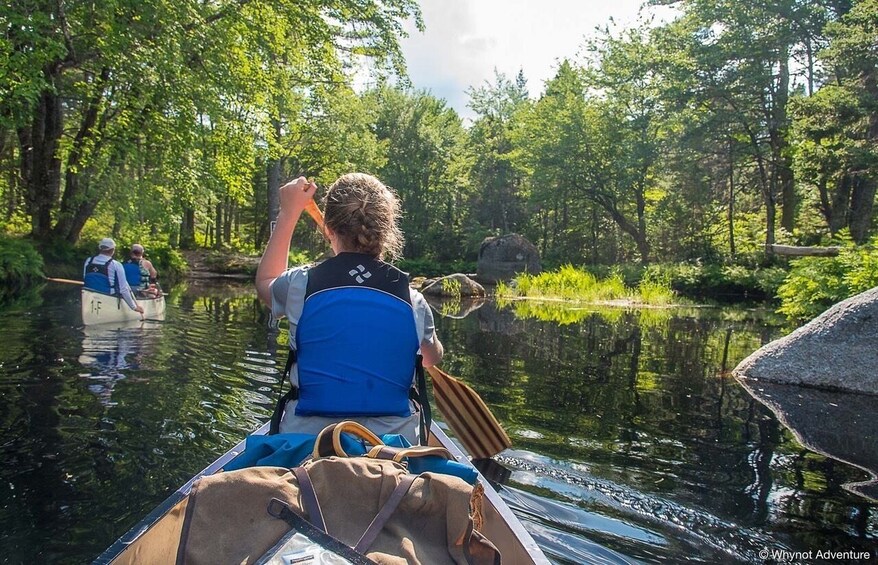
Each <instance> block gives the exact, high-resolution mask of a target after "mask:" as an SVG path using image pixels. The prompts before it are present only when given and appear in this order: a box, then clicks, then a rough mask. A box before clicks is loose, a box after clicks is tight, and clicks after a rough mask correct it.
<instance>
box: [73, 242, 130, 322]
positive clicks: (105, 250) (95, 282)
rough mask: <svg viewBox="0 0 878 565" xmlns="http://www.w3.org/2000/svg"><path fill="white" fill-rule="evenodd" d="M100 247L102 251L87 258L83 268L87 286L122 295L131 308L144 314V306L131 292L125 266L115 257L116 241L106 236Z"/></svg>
mask: <svg viewBox="0 0 878 565" xmlns="http://www.w3.org/2000/svg"><path fill="white" fill-rule="evenodd" d="M98 249H99V250H100V253H98V254H97V255H95V256H94V257H90V258H88V259H86V261H85V265H84V266H83V268H82V280H83V282H84V285H85V288H87V289H89V290H93V291H96V292H100V293H103V294H109V295H112V296H121V297H122V299H124V300H125V303H126V304H127V305H128V307H129V308H131V309H132V310H134V311H135V312H137V313H138V314H143V307H142V306H140V305H139V304H137V301H136V300H134V296H132V294H131V287H130V286H128V280H127V279H126V278H125V268H124V267H122V264H121V263H120V262H118V261H115V260H114V259H113V254H114V253H115V252H116V242H115V241H113V240H112V239H110V238H109V237H105V238H104V239H102V240H101V242H100V243H99V244H98Z"/></svg>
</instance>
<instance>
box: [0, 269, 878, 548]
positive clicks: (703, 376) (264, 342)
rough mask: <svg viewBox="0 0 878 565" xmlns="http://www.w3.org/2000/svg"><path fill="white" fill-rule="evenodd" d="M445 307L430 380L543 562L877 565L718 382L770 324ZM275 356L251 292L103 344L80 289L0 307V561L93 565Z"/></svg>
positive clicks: (206, 453)
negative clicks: (481, 452) (470, 398)
mask: <svg viewBox="0 0 878 565" xmlns="http://www.w3.org/2000/svg"><path fill="white" fill-rule="evenodd" d="M436 308H437V323H438V328H439V332H440V336H441V338H442V340H443V342H444V343H445V345H446V349H447V350H448V354H447V356H446V360H445V362H444V363H443V367H444V368H445V370H446V371H447V372H449V373H451V374H454V375H457V376H459V377H461V378H463V379H464V380H466V381H467V382H469V383H470V384H471V385H472V386H473V387H474V388H475V389H476V390H477V391H479V393H480V394H481V395H482V396H483V398H484V399H485V400H486V402H487V403H488V404H489V406H490V407H491V409H492V410H493V411H494V412H495V414H496V415H497V417H498V418H499V419H500V421H501V423H502V424H503V425H504V427H505V428H506V429H507V431H508V432H509V434H510V436H511V437H512V440H513V443H514V446H515V447H514V448H513V449H510V450H507V451H506V452H504V453H503V454H501V455H500V456H498V457H497V460H498V461H499V462H500V463H502V464H503V465H504V466H505V467H506V468H507V469H508V471H509V476H508V478H507V479H506V481H505V485H504V486H503V487H502V490H501V494H502V496H503V497H504V498H505V499H506V501H507V502H508V503H509V504H510V506H511V507H512V508H513V510H514V511H515V512H516V514H517V515H518V516H519V517H520V518H521V520H522V521H523V523H524V524H525V527H526V528H527V529H528V530H529V531H530V532H531V533H532V534H533V536H534V538H535V539H536V540H537V542H538V543H539V544H540V545H541V547H542V548H543V549H544V550H545V552H546V554H547V555H548V556H549V557H550V559H552V560H553V561H555V562H558V563H592V562H606V563H625V562H632V563H637V562H668V561H687V562H696V563H697V562H705V563H714V562H762V561H764V559H763V556H765V555H766V552H778V551H797V552H808V551H810V552H812V554H813V555H816V554H817V552H818V551H824V552H826V551H836V552H839V551H851V552H858V551H859V552H862V551H868V552H871V556H872V560H874V559H875V557H874V556H875V552H876V547H878V504H875V503H870V502H869V501H868V500H866V499H864V498H861V497H859V496H857V495H855V494H851V493H849V492H848V491H846V490H845V489H844V487H843V485H844V484H846V483H850V482H855V481H862V480H865V479H866V478H867V474H866V473H865V472H863V471H862V470H860V469H857V468H855V467H852V466H849V465H847V464H844V463H841V462H838V461H835V460H833V459H830V458H828V457H825V456H823V455H820V454H817V453H814V452H812V451H809V450H808V449H806V448H805V447H803V446H802V445H801V444H799V443H798V442H797V441H796V439H795V438H794V436H793V434H792V433H790V432H789V431H788V430H786V429H785V428H784V427H783V426H782V425H781V424H780V423H779V422H778V421H777V419H776V418H775V416H774V415H773V414H772V412H771V411H769V410H768V409H766V408H765V407H763V406H762V404H760V403H759V402H757V401H756V400H754V399H753V398H752V397H751V396H750V395H749V394H748V393H747V392H746V391H745V390H744V389H743V388H742V387H741V386H739V385H738V384H737V383H736V381H735V380H734V379H733V378H732V377H731V376H730V375H729V372H730V370H731V369H732V368H734V366H735V365H736V364H737V363H738V362H739V361H740V360H741V359H743V358H744V357H745V356H746V355H748V354H749V353H750V352H752V351H753V350H755V349H756V348H758V347H759V346H760V345H762V344H764V343H767V342H768V341H770V340H772V339H774V338H776V337H779V336H781V335H783V333H784V331H785V330H783V329H782V328H781V327H780V326H779V325H778V324H779V322H778V320H777V319H775V318H772V317H771V316H767V315H765V314H764V313H762V312H759V311H755V310H744V309H733V308H691V309H679V310H644V311H639V312H638V311H623V310H612V309H604V310H593V309H581V308H579V309H577V308H566V307H563V306H560V305H548V306H537V305H534V304H532V303H517V304H512V305H505V306H502V307H501V306H500V305H497V304H494V303H487V304H484V305H481V307H478V308H475V309H473V310H472V311H470V312H468V313H467V310H469V309H470V308H472V306H471V307H470V308H467V307H459V305H457V304H437V305H436ZM280 341H281V343H279V342H278V332H277V331H276V330H270V329H269V328H268V320H267V316H266V312H265V310H264V309H263V308H261V307H260V306H259V305H258V304H257V303H256V301H255V299H254V292H253V287H252V286H248V285H229V284H225V285H217V284H204V283H202V284H196V283H194V282H192V283H189V284H184V285H180V286H178V287H175V288H174V289H171V293H170V296H169V300H168V312H167V316H166V319H165V320H164V321H163V322H146V323H135V324H128V325H119V326H110V327H98V326H93V327H88V328H86V327H83V325H82V323H81V318H80V314H79V291H78V288H77V287H70V286H64V285H52V286H47V287H45V288H43V289H42V290H40V291H38V292H34V293H33V294H31V295H29V296H25V297H22V298H20V299H19V300H18V301H17V302H16V303H12V304H7V305H5V306H3V307H0V422H2V429H0V457H2V463H0V548H2V552H0V561H2V562H5V563H34V562H46V563H84V562H89V561H91V560H92V559H94V558H95V557H96V556H97V555H98V554H99V553H101V551H102V550H103V549H105V548H106V547H107V546H108V545H110V544H111V543H112V542H113V541H114V540H115V539H116V538H117V537H119V536H120V535H121V534H123V533H124V532H126V531H127V530H128V529H129V528H130V527H131V526H132V525H134V524H135V523H136V522H137V521H138V520H139V519H140V518H142V517H143V516H144V515H145V514H146V513H147V512H148V511H149V510H151V509H152V508H153V507H154V506H155V505H156V504H157V503H159V502H160V501H162V500H163V499H164V498H165V497H167V496H168V495H169V494H171V493H172V492H173V491H174V490H175V489H176V488H177V487H178V486H179V485H181V484H182V483H183V482H185V481H186V480H187V479H188V478H189V477H191V476H192V475H193V474H195V473H196V472H198V471H199V470H201V469H202V468H203V467H205V466H206V465H207V464H208V463H210V462H211V461H212V460H213V459H214V458H215V457H216V456H218V455H219V454H221V453H223V452H224V451H225V450H227V449H228V448H229V447H231V446H232V445H234V444H235V443H237V442H238V441H239V440H240V439H241V438H242V437H244V435H246V434H247V433H248V432H249V431H252V430H253V429H255V428H256V427H257V426H258V425H259V424H260V423H261V422H264V421H265V420H266V419H267V417H268V415H269V413H270V411H271V408H272V405H273V402H274V396H275V393H274V391H275V387H276V383H277V378H278V373H279V371H280V370H281V369H282V367H283V362H284V359H283V356H282V352H283V351H284V350H285V347H286V346H285V345H284V344H283V341H284V340H283V337H282V333H281V340H280ZM851 433H854V431H853V430H852V432H851ZM774 555H777V553H774Z"/></svg>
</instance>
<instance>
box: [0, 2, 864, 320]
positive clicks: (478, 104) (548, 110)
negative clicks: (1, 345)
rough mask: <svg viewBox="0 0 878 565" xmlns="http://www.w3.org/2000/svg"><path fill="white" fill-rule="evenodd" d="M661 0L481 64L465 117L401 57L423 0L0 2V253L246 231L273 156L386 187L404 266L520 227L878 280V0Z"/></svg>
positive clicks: (752, 278)
mask: <svg viewBox="0 0 878 565" xmlns="http://www.w3.org/2000/svg"><path fill="white" fill-rule="evenodd" d="M654 3H657V4H664V5H671V6H673V7H674V8H675V10H676V13H677V17H676V18H674V19H673V20H672V21H670V22H664V23H656V22H654V21H652V20H650V18H649V16H648V14H649V10H648V6H647V9H645V10H644V11H643V14H644V15H643V16H642V18H641V21H640V23H639V24H638V25H637V26H634V27H629V28H625V29H619V28H617V27H615V26H613V25H612V24H610V23H608V25H607V26H606V27H604V28H602V29H598V30H591V29H583V30H582V34H583V48H582V50H581V55H580V56H578V57H577V58H575V59H567V60H562V61H559V62H558V64H557V67H556V72H555V75H554V77H553V78H551V79H550V80H548V81H546V82H545V84H542V85H534V84H529V83H528V78H527V77H526V76H524V74H523V73H518V74H517V75H516V76H506V75H504V74H502V73H499V72H498V73H496V76H495V78H494V80H493V81H489V82H486V83H484V84H482V85H478V86H476V87H472V88H471V89H470V90H469V92H468V95H469V107H470V108H471V109H472V111H473V112H475V115H476V117H475V118H474V119H472V120H469V119H467V120H464V119H463V118H462V117H461V116H460V115H458V113H457V112H456V111H455V110H454V109H452V108H450V107H449V106H448V104H447V103H446V101H444V100H442V99H440V98H437V97H435V96H434V95H432V94H431V93H429V92H426V91H422V90H418V89H416V88H414V87H412V86H411V85H410V83H409V81H408V80H407V78H406V71H405V60H404V57H403V54H402V51H401V48H400V40H401V38H402V37H404V35H405V33H406V32H405V29H406V24H407V22H414V23H415V26H416V27H417V28H418V29H422V28H423V21H422V18H421V14H420V10H419V7H418V4H417V2H415V1H414V0H210V1H205V0H138V1H136V2H135V1H133V0H114V1H112V2H92V1H88V2H86V1H83V0H53V1H51V2H50V1H48V0H19V1H17V2H15V3H12V4H9V3H7V4H5V5H4V6H3V7H2V8H0V30H2V34H0V203H2V209H0V272H2V275H3V276H4V277H6V278H7V279H10V280H11V279H12V278H14V277H13V276H12V274H14V273H15V272H18V273H19V278H21V276H24V275H21V273H26V272H27V270H26V269H22V268H21V267H20V265H18V263H21V261H23V260H24V259H22V258H23V257H33V255H34V254H33V253H31V251H30V250H29V248H30V247H33V248H35V249H37V250H39V252H40V253H41V255H42V257H44V258H47V260H51V259H52V258H55V259H56V260H57V259H58V258H75V261H73V263H77V264H81V259H82V257H84V255H83V254H84V253H88V251H90V250H92V249H93V248H94V245H95V243H96V242H97V240H98V239H100V238H101V237H105V236H107V235H111V236H113V237H116V238H118V239H119V240H120V241H122V242H125V243H133V242H135V241H140V242H142V243H144V244H146V245H147V247H148V248H151V249H153V250H154V251H155V253H156V254H158V255H161V253H162V250H164V255H161V256H163V257H170V256H172V255H173V253H175V252H176V250H185V249H215V250H218V251H227V252H237V253H243V254H250V255H254V254H258V253H259V252H260V251H261V249H262V247H263V246H264V245H265V243H266V241H267V237H268V235H269V233H270V229H271V228H270V226H271V220H272V218H273V217H274V216H275V215H276V214H277V211H278V207H279V202H278V197H277V194H278V193H277V189H278V187H279V186H280V185H281V184H282V183H283V182H284V181H285V180H287V179H289V178H292V177H296V176H299V175H305V176H308V177H309V178H313V179H315V180H316V181H317V183H318V184H319V185H320V186H326V185H328V184H329V183H331V182H332V181H333V180H334V179H335V178H336V177H337V176H338V175H339V174H341V173H344V172H348V171H353V170H361V171H366V172H371V173H373V174H375V175H377V176H378V177H379V178H381V179H382V180H383V181H384V182H385V183H386V184H388V185H389V186H391V187H393V188H394V189H395V190H396V191H397V192H398V194H399V196H400V198H401V200H402V203H403V209H404V217H403V220H402V229H403V231H404V233H405V234H406V246H405V253H404V257H405V261H404V266H405V267H406V268H408V269H409V270H411V271H413V272H415V274H429V272H434V271H442V270H444V271H451V270H465V269H471V268H472V265H474V261H475V259H476V256H477V253H478V250H479V246H480V244H481V243H482V241H483V240H484V239H485V238H486V237H489V236H495V235H501V234H506V233H513V232H514V233H520V234H522V235H524V236H525V237H527V238H528V239H529V240H530V241H532V242H534V243H535V244H536V245H537V247H538V248H539V250H540V252H541V254H542V258H543V263H544V266H547V267H554V266H561V265H565V264H571V265H577V266H581V267H583V268H590V269H595V270H600V269H606V268H609V267H612V266H629V267H630V269H631V272H644V269H647V270H648V269H650V268H652V269H664V270H663V272H664V273H666V274H667V276H668V277H670V278H671V279H672V282H673V283H674V285H675V286H676V287H681V288H690V289H694V288H696V287H699V286H705V285H710V284H714V283H716V284H717V285H718V287H722V286H724V285H725V286H735V285H737V286H738V287H741V286H743V287H745V288H750V289H752V290H761V291H762V292H763V293H764V294H765V295H766V296H769V297H770V296H774V295H775V294H776V293H778V292H781V293H783V292H787V293H788V294H790V295H793V296H799V295H800V294H801V293H802V292H805V293H811V294H809V295H808V296H809V300H811V299H813V300H815V301H816V303H825V302H826V301H830V300H837V299H840V298H844V296H845V295H849V294H851V293H853V292H856V291H859V290H863V289H865V288H869V287H871V286H875V285H878V253H876V251H875V247H874V245H875V242H876V239H875V235H874V234H875V229H874V228H875V219H874V218H875V213H874V207H875V199H876V189H878V0H748V1H746V2H742V1H735V0H654ZM364 77H365V78H364ZM313 231H314V230H300V231H299V232H297V234H298V235H297V237H296V241H295V242H294V243H295V248H296V249H297V251H298V252H300V253H302V254H303V256H307V257H314V256H316V255H318V254H319V253H320V251H321V250H322V249H323V248H322V245H323V244H322V242H321V240H320V238H319V236H318V235H317V234H316V233H313ZM772 244H788V245H800V246H806V245H807V246H815V245H816V246H820V245H838V246H841V247H842V253H841V255H840V256H839V257H837V258H806V259H798V260H795V261H789V260H787V259H782V258H777V257H775V256H773V255H772V254H771V253H769V252H768V251H769V249H770V248H769V247H768V246H770V245H772ZM25 248H28V249H25ZM77 253H78V254H77ZM419 271H423V272H419ZM10 273H12V274H10ZM815 273H817V275H815ZM434 274H435V273H434ZM818 275H819V276H818ZM823 275H825V276H823ZM634 276H636V275H634ZM717 281H718V282H717ZM687 285H688V286H687ZM779 289H780V290H779ZM815 294H816V295H819V296H818V297H817V298H814V295H815ZM821 300H822V301H823V302H820V301H821ZM809 313H810V311H805V312H804V314H809ZM799 314H802V312H800V313H799Z"/></svg>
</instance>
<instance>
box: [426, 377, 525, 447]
mask: <svg viewBox="0 0 878 565" xmlns="http://www.w3.org/2000/svg"><path fill="white" fill-rule="evenodd" d="M426 369H427V372H428V373H430V376H431V377H432V378H433V398H434V399H435V400H436V407H437V408H438V409H439V411H440V412H441V413H442V415H443V416H444V417H445V422H446V423H447V424H448V427H449V428H451V431H453V432H454V435H455V436H457V438H458V439H459V440H460V443H462V444H463V447H464V448H465V449H466V450H467V451H468V452H469V454H470V455H471V456H472V457H473V458H475V459H481V458H485V457H491V456H493V455H497V454H498V453H500V452H501V451H503V450H504V449H506V448H507V447H511V446H512V441H511V440H510V439H509V436H508V435H506V431H505V430H504V429H503V428H502V427H501V426H500V423H499V422H497V418H495V417H494V415H493V414H492V413H491V411H490V410H489V409H488V407H487V406H486V405H485V403H484V401H483V400H482V399H481V398H480V397H479V395H478V394H476V391H474V390H473V389H472V388H470V386H469V385H467V384H466V383H463V382H460V381H459V380H457V379H455V378H454V377H452V376H451V375H449V374H448V373H445V372H444V371H442V370H441V369H439V368H438V367H427V368H426Z"/></svg>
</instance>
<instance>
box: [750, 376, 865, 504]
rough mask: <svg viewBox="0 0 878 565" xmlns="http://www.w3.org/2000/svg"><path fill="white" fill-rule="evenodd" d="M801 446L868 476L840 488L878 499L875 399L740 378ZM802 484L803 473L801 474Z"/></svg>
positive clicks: (861, 395)
mask: <svg viewBox="0 0 878 565" xmlns="http://www.w3.org/2000/svg"><path fill="white" fill-rule="evenodd" d="M741 384H742V385H743V386H744V388H746V389H747V390H748V392H750V394H752V395H753V397H754V398H756V399H757V400H759V401H760V402H762V403H763V404H765V405H766V406H767V407H768V408H770V409H771V410H772V412H774V414H775V415H776V416H777V418H778V420H780V422H782V423H783V424H784V425H785V426H786V427H787V428H789V430H790V431H791V432H792V433H793V434H794V435H795V436H796V439H798V440H799V442H800V443H802V445H804V446H806V447H808V448H809V449H812V450H814V451H815V452H817V453H821V454H824V455H826V456H828V457H831V458H833V459H837V460H839V461H844V462H845V463H849V464H851V465H855V466H857V467H859V468H861V469H863V470H865V471H866V472H867V473H868V474H869V479H868V480H865V481H859V482H852V483H846V484H843V485H842V487H843V488H845V489H847V490H850V491H851V492H854V493H857V494H860V495H862V496H864V497H866V498H868V499H870V500H872V501H878V402H876V399H875V398H874V397H872V396H869V395H863V394H855V393H845V392H832V391H826V390H818V389H814V388H807V387H801V386H794V385H784V384H778V383H769V382H756V381H752V380H749V379H741ZM802 479H803V483H804V481H805V480H807V477H802Z"/></svg>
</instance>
